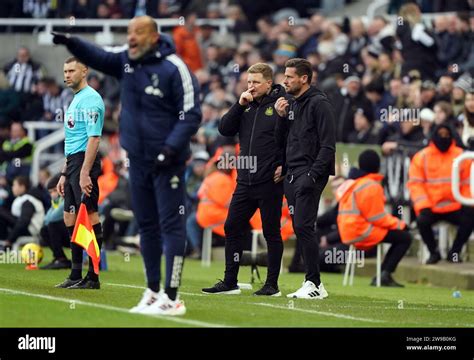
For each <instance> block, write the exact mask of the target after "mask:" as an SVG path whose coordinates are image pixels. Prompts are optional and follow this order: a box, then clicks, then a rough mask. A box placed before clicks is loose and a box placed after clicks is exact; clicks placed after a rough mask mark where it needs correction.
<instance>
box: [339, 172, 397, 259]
mask: <svg viewBox="0 0 474 360" xmlns="http://www.w3.org/2000/svg"><path fill="white" fill-rule="evenodd" d="M382 179H383V175H381V174H367V175H365V176H363V177H361V178H358V179H356V180H352V179H350V180H347V181H345V182H344V183H343V184H342V185H341V186H340V187H339V188H338V190H337V191H338V192H337V195H338V197H339V214H338V216H337V226H338V229H339V232H340V234H341V240H342V242H343V243H344V244H353V245H354V246H355V247H356V248H357V249H360V250H369V249H370V248H371V247H373V246H375V245H377V244H378V243H379V242H381V241H382V240H383V238H384V237H385V236H386V235H387V233H388V231H389V230H403V229H404V228H405V226H406V224H405V223H404V222H403V220H400V219H398V218H396V217H395V216H393V215H391V214H388V213H387V212H386V211H385V196H384V193H383V188H382V185H380V181H382Z"/></svg>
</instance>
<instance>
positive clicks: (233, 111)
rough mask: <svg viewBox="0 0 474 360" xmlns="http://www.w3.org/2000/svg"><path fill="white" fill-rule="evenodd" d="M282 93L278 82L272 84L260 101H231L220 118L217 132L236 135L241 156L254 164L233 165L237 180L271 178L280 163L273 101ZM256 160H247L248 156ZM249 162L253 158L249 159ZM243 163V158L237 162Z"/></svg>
mask: <svg viewBox="0 0 474 360" xmlns="http://www.w3.org/2000/svg"><path fill="white" fill-rule="evenodd" d="M281 96H285V89H284V88H283V87H282V86H281V85H273V86H272V89H271V91H270V93H269V94H268V95H266V96H264V97H263V98H262V99H261V101H260V103H258V102H256V101H253V102H251V103H250V104H249V105H247V106H242V105H240V104H239V103H238V102H237V103H235V104H234V105H233V106H232V107H231V108H230V109H229V111H228V112H227V113H226V114H225V115H224V116H223V117H222V119H221V121H220V123H219V132H220V133H221V134H222V135H224V136H235V135H236V134H237V133H238V134H239V141H240V154H239V156H240V157H241V159H245V160H246V161H247V164H253V165H255V167H254V168H250V167H249V166H244V167H240V168H239V167H238V168H237V182H238V183H240V184H244V185H254V184H259V183H263V182H266V181H270V180H272V179H273V175H274V173H275V169H276V168H277V167H278V166H280V165H283V156H284V149H285V148H284V145H280V146H277V143H276V141H275V126H276V123H277V119H278V118H279V116H278V114H277V112H276V110H275V108H274V105H275V101H276V100H277V99H278V98H279V97H281ZM250 158H252V159H256V162H254V163H250V162H248V159H250ZM252 161H253V160H252ZM241 164H242V165H245V162H244V161H243V162H242V163H241Z"/></svg>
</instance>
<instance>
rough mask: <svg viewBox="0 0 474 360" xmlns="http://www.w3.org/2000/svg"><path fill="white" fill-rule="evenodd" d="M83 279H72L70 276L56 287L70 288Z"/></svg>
mask: <svg viewBox="0 0 474 360" xmlns="http://www.w3.org/2000/svg"><path fill="white" fill-rule="evenodd" d="M81 281H82V279H77V280H71V279H70V278H67V279H66V280H64V281H63V282H62V283H61V284H58V285H56V286H55V287H57V288H61V289H68V288H69V287H70V286H73V285H76V284H78V283H80V282H81Z"/></svg>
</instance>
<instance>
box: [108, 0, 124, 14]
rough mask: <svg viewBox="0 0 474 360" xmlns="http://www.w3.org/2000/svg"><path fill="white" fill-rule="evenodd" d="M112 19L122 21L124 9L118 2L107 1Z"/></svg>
mask: <svg viewBox="0 0 474 360" xmlns="http://www.w3.org/2000/svg"><path fill="white" fill-rule="evenodd" d="M106 5H107V7H108V8H109V14H110V18H111V19H121V18H122V17H123V12H122V8H121V6H120V4H119V1H118V0H106Z"/></svg>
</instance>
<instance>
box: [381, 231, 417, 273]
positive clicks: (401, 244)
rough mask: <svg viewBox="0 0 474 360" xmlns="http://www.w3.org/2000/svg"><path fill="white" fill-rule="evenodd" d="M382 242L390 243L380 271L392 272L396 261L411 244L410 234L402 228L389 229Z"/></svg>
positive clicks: (398, 260)
mask: <svg viewBox="0 0 474 360" xmlns="http://www.w3.org/2000/svg"><path fill="white" fill-rule="evenodd" d="M382 242H384V243H388V244H392V246H390V249H389V250H388V252H387V254H385V258H384V260H383V263H382V271H387V272H389V273H393V272H394V271H395V269H396V268H397V265H398V263H399V262H400V260H402V258H403V256H405V254H406V252H407V251H408V249H409V248H410V245H411V235H410V233H409V232H408V231H404V230H389V232H388V233H387V235H385V237H384V239H383V240H382Z"/></svg>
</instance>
